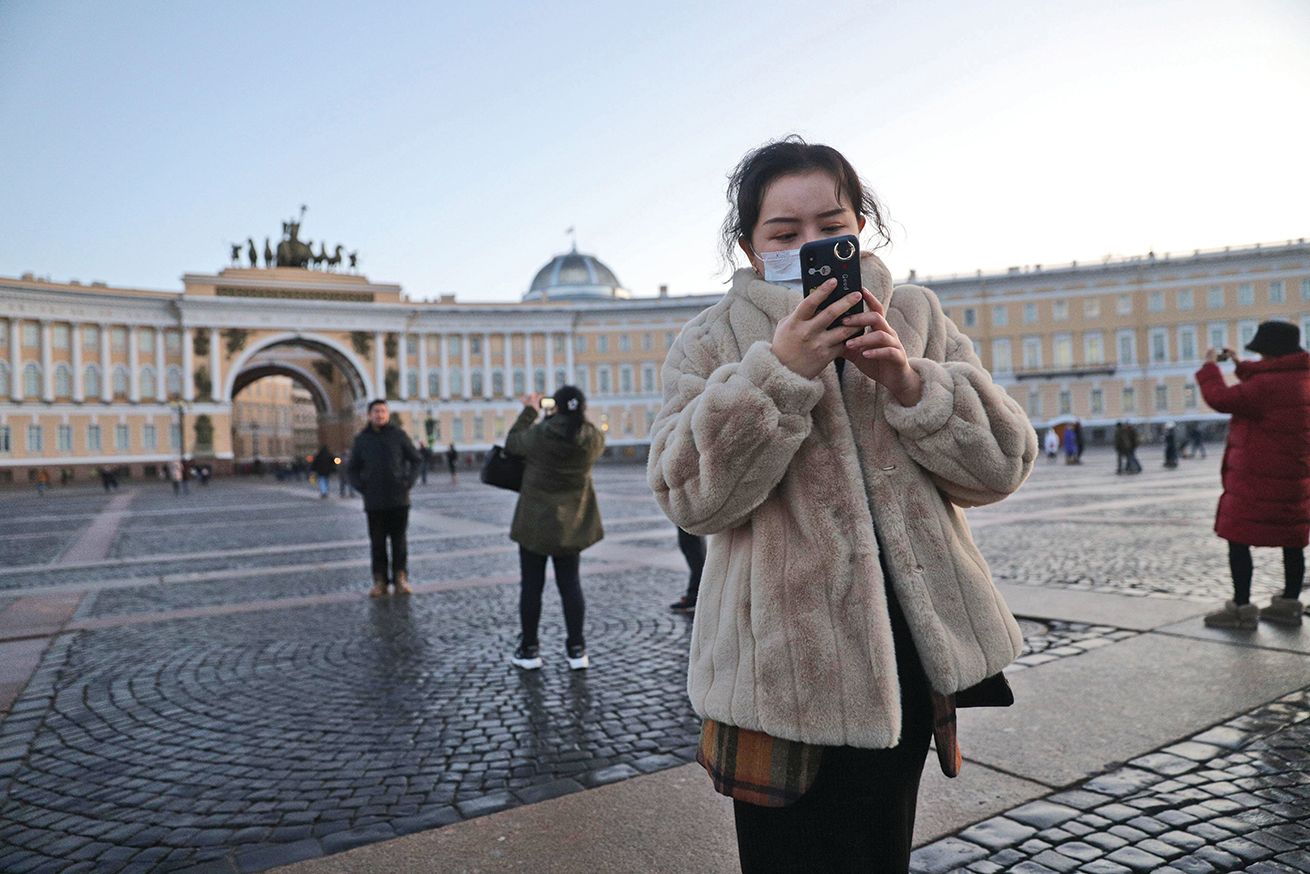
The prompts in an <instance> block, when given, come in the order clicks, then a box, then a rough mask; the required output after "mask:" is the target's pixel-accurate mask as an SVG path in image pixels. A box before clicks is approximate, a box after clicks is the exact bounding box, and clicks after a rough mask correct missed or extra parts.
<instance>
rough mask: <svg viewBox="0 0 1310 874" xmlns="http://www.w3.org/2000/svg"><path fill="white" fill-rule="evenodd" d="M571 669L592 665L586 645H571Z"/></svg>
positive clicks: (569, 653)
mask: <svg viewBox="0 0 1310 874" xmlns="http://www.w3.org/2000/svg"><path fill="white" fill-rule="evenodd" d="M568 655H569V670H571V671H581V670H583V669H585V668H589V667H591V660H590V659H588V658H587V650H586V647H581V646H571V647H569V649H568Z"/></svg>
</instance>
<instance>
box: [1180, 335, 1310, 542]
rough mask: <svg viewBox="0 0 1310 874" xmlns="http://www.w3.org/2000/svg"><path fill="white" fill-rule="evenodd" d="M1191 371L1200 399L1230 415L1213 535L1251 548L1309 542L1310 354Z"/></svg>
mask: <svg viewBox="0 0 1310 874" xmlns="http://www.w3.org/2000/svg"><path fill="white" fill-rule="evenodd" d="M1237 378H1238V379H1239V380H1240V382H1238V383H1237V384H1236V385H1227V384H1226V383H1225V382H1224V377H1223V374H1222V373H1221V372H1220V370H1219V366H1218V365H1217V364H1206V365H1205V366H1204V367H1202V368H1201V369H1200V370H1198V371H1197V372H1196V383H1197V385H1199V386H1200V387H1201V395H1202V396H1203V397H1204V398H1205V402H1206V403H1207V404H1209V405H1210V406H1211V407H1213V408H1214V409H1216V410H1218V411H1219V412H1221V413H1231V414H1232V417H1233V419H1232V423H1231V424H1230V426H1229V431H1228V446H1227V447H1225V449H1224V466H1223V482H1224V493H1223V495H1222V496H1221V497H1220V498H1219V512H1218V514H1217V515H1216V517H1215V524H1214V530H1215V533H1216V534H1218V535H1219V536H1220V537H1222V538H1224V539H1225V540H1231V541H1234V542H1235V543H1245V544H1246V545H1248V546H1284V547H1286V546H1291V547H1304V546H1305V545H1306V544H1307V542H1310V352H1296V353H1294V354H1292V355H1279V356H1277V357H1274V358H1265V359H1263V360H1261V361H1243V362H1241V363H1240V364H1238V365H1237Z"/></svg>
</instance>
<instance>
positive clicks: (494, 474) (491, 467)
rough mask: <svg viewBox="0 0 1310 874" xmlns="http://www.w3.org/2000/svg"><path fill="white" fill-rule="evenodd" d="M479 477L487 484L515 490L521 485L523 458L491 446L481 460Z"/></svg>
mask: <svg viewBox="0 0 1310 874" xmlns="http://www.w3.org/2000/svg"><path fill="white" fill-rule="evenodd" d="M480 478H481V479H482V481H483V482H484V483H486V484H487V485H489V486H495V487H496V488H498V489H509V490H510V491H511V492H517V491H518V490H519V489H521V488H522V487H523V459H522V458H520V457H518V456H517V455H510V454H509V453H508V452H506V451H505V450H504V449H502V448H501V447H499V446H493V447H491V451H490V452H488V453H487V457H486V459H485V460H484V461H483V462H482V474H481V477H480Z"/></svg>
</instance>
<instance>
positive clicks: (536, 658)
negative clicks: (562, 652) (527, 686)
mask: <svg viewBox="0 0 1310 874" xmlns="http://www.w3.org/2000/svg"><path fill="white" fill-rule="evenodd" d="M509 663H510V664H511V665H513V666H514V667H516V668H522V669H523V670H525V671H535V670H538V669H539V668H540V667H541V665H542V662H541V656H540V655H538V647H537V645H536V644H533V645H532V646H524V645H523V644H519V646H518V648H517V649H515V650H514V655H512V656H510V658H509Z"/></svg>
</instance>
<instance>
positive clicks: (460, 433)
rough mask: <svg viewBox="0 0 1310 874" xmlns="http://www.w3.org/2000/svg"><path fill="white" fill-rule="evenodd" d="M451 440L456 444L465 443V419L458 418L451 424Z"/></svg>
mask: <svg viewBox="0 0 1310 874" xmlns="http://www.w3.org/2000/svg"><path fill="white" fill-rule="evenodd" d="M450 439H451V440H453V441H455V442H456V443H463V442H464V417H463V416H456V417H455V419H454V421H452V422H451V423H450Z"/></svg>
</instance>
